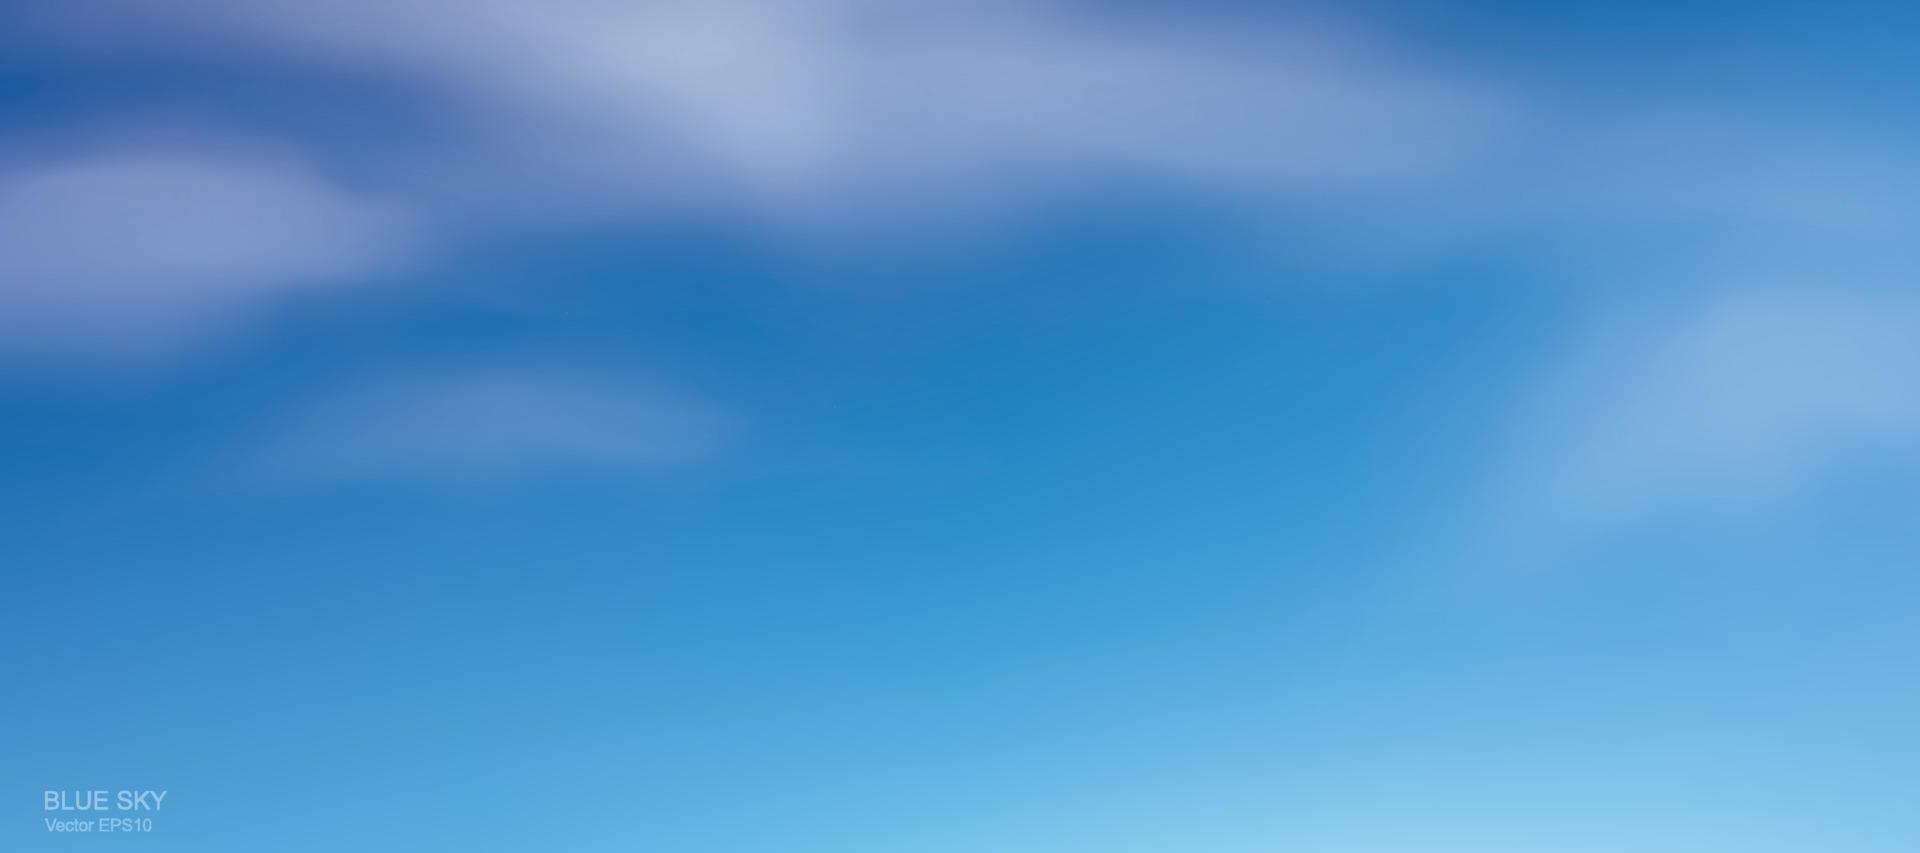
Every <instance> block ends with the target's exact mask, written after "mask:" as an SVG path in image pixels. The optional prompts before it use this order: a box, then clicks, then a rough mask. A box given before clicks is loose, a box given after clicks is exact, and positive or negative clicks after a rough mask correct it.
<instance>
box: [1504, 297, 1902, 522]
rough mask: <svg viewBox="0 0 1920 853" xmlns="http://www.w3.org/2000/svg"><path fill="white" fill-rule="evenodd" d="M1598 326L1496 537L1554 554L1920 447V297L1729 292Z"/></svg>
mask: <svg viewBox="0 0 1920 853" xmlns="http://www.w3.org/2000/svg"><path fill="white" fill-rule="evenodd" d="M1639 319H1640V320H1641V322H1636V323H1631V324H1622V325H1621V326H1620V327H1617V328H1613V329H1610V330H1608V331H1607V332H1605V333H1601V334H1596V335H1594V337H1593V338H1592V339H1591V340H1588V341H1586V342H1584V344H1582V345H1581V346H1580V347H1579V348H1577V349H1576V351H1574V352H1573V353H1571V354H1570V355H1569V357H1568V358H1567V360H1566V362H1565V363H1563V364H1560V365H1557V366H1555V367H1554V368H1553V369H1551V370H1550V371H1549V373H1548V374H1547V375H1546V376H1545V377H1544V378H1543V380H1542V384H1541V387H1540V388H1539V389H1538V390H1537V393H1536V394H1535V395H1534V397H1533V398H1532V399H1531V401H1530V405H1529V406H1527V407H1526V408H1525V410H1524V411H1523V413H1522V416H1521V422H1520V424H1519V427H1518V431H1517V434H1516V436H1515V438H1516V441H1515V442H1514V444H1513V455H1512V457H1511V459H1510V462H1511V468H1510V469H1509V471H1508V472H1507V475H1506V478H1505V480H1504V482H1503V484H1502V489H1503V491H1502V493H1501V494H1500V496H1499V498H1498V499H1497V500H1496V501H1495V502H1494V503H1493V506H1495V507H1496V508H1497V512H1496V513H1495V514H1496V516H1497V520H1496V521H1495V522H1494V524H1495V527H1496V528H1497V530H1496V531H1495V535H1496V536H1497V537H1498V538H1500V539H1501V540H1502V542H1503V543H1505V544H1507V545H1512V546H1516V547H1518V548H1519V549H1521V550H1522V551H1523V552H1526V553H1530V554H1532V555H1535V556H1538V557H1542V558H1552V557H1553V556H1555V555H1556V554H1564V553H1566V549H1568V548H1577V547H1580V546H1582V545H1584V544H1587V543H1590V542H1592V541H1594V540H1596V539H1604V538H1606V537H1608V536H1612V535H1617V534H1620V533H1622V532H1624V531H1626V530H1629V529H1631V528H1632V527H1633V526H1634V525H1636V524H1640V523H1645V522H1648V521H1651V520H1659V519H1671V518H1674V517H1690V516H1692V515H1694V514H1696V513H1702V512H1705V513H1708V514H1714V513H1724V512H1727V511H1735V512H1738V511H1742V510H1753V509H1760V508H1764V507H1767V506H1772V505H1776V504H1777V503H1778V502H1781V501H1787V500H1791V499H1792V498H1793V497H1794V495H1795V494H1796V493H1797V492H1798V491H1799V490H1800V489H1802V488H1804V487H1806V486H1808V485H1809V484H1810V482H1811V481H1813V480H1815V479H1817V478H1818V477H1819V476H1821V475H1822V474H1825V473H1830V472H1833V471H1835V470H1844V469H1845V467H1846V466H1847V465H1849V464H1854V463H1858V462H1859V461H1860V460H1861V459H1862V458H1872V459H1879V460H1882V461H1884V460H1885V452H1886V451H1888V450H1897V449H1901V448H1908V449H1911V448H1914V447H1920V372H1916V371H1915V370H1914V366H1915V365H1920V335H1916V334H1915V331H1916V330H1920V302H1916V301H1915V300H1914V299H1912V298H1911V297H1908V296H1904V295H1900V296H1892V295H1886V294H1871V293H1864V292H1834V291H1830V290H1828V291H1779V290H1758V291H1733V292H1727V293H1723V294H1721V295H1720V296H1718V297H1717V298H1715V299H1713V300H1712V301H1711V302H1710V303H1709V304H1707V305H1705V306H1703V307H1701V308H1698V309H1696V310H1693V311H1691V312H1685V313H1682V314H1681V315H1680V316H1679V317H1678V318H1664V317H1656V318H1653V319H1652V320H1651V321H1650V322H1649V321H1646V320H1645V319H1644V318H1639Z"/></svg>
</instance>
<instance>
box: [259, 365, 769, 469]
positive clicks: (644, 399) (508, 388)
mask: <svg viewBox="0 0 1920 853" xmlns="http://www.w3.org/2000/svg"><path fill="white" fill-rule="evenodd" d="M731 430H732V426H731V422H730V420H729V419H728V418H726V417H724V416H723V415H721V414H719V413H717V412H715V411H713V410H711V409H709V408H707V407H705V406H701V405H698V404H694V403H691V402H688V401H686V400H683V399H680V398H678V397H676V396H674V395H671V394H668V393H666V392H663V391H660V390H658V389H657V388H654V387H652V386H650V385H647V384H645V383H640V382H634V381H617V380H613V379H608V378H603V377H594V376H583V375H578V374H577V373H573V372H568V371H564V370H554V369H546V368H511V369H498V370H466V371H460V372H452V373H445V372H442V373H434V372H423V373H415V374H407V375H395V376H385V377H380V378H376V379H373V380H370V381H366V382H363V383H361V384H359V385H356V386H353V387H350V388H346V389H344V390H341V391H339V392H337V393H334V394H332V395H328V396H325V397H324V398H321V399H317V400H314V401H312V402H311V403H310V404H308V405H306V406H303V407H301V408H300V409H299V410H297V411H295V412H293V413H291V414H290V415H289V416H287V417H286V418H285V419H283V421H282V422H280V423H279V424H277V425H276V426H274V427H273V429H272V430H271V434H270V435H269V436H268V437H267V438H266V439H265V440H263V441H262V442H261V443H260V444H258V445H257V446H256V447H255V449H254V450H253V451H252V452H250V453H249V454H247V455H246V457H245V460H244V464H243V467H245V468H247V469H248V470H249V471H250V472H251V474H252V475H253V476H255V477H263V478H265V479H269V480H288V479H291V480H296V481H314V480H323V481H327V480H337V481H353V480H369V479H403V480H422V481H430V482H473V481H494V480H516V479H522V478H526V477H532V476H539V475H548V474H555V473H567V472H621V471H625V472H635V471H654V470H661V469H666V468H671V467H673V466H676V465H683V464H688V463H692V462H696V461H698V460H701V459H704V458H706V457H708V456H709V455H710V454H712V453H713V452H715V451H716V450H717V449H718V448H719V447H720V446H721V445H723V444H724V443H725V441H726V439H727V437H728V435H729V434H730V432H731Z"/></svg>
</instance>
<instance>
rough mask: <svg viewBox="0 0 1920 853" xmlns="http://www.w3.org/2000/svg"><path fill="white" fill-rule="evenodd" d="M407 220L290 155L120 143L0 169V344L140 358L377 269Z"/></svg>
mask: <svg viewBox="0 0 1920 853" xmlns="http://www.w3.org/2000/svg"><path fill="white" fill-rule="evenodd" d="M414 229H415V223H414V222H413V221H412V219H411V217H410V216H409V215H408V214H407V213H406V212H404V210H403V209H402V208H401V207H399V206H397V205H395V204H393V203H391V202H388V201H385V200H382V199H380V198H377V197H374V196H370V195H366V194H362V193H358V192H355V191H352V190H349V189H346V188H343V187H341V186H338V185H336V184H333V183H329V182H328V181H327V180H325V179H324V178H322V177H320V176H319V175H317V174H315V173H314V172H312V171H310V170H308V169H305V168H303V167H302V166H301V165H300V164H298V163H297V162H292V161H288V160H284V159H275V158H261V157H257V156H252V155H245V154H233V153H227V154H225V155H224V156H218V157H210V156H204V155H195V154H181V153H178V152H149V151H130V152H121V153H115V154H108V155H103V156H95V157H87V158H82V159H75V160H60V161H56V162H51V163H42V164H39V165H35V166H32V167H27V168H23V169H20V170H16V171H12V172H6V173H0V345H6V346H12V347H22V348H30V349H43V348H44V349H54V350H61V351H68V350H75V349H78V350H83V351H84V352H85V354H88V355H95V356H99V355H108V356H130V355H145V354H150V353H152V352H155V351H158V350H163V349H167V348H171V347H175V346H179V345H183V344H185V343H188V342H190V341H191V340H192V339H194V338H195V337H197V336H199V335H201V334H203V333H205V332H206V331H208V329H209V328H212V327H217V326H219V325H221V324H222V323H224V322H227V321H230V320H231V319H233V318H234V317H235V316H236V315H238V314H241V313H244V312H246V311H249V310H251V309H254V308H257V307H259V306H260V305H262V304H264V303H268V302H271V301H272V300H273V299H274V298H276V297H279V296H282V295H284V294H286V293H288V292H293V291H300V290H308V289H313V288H318V287H324V286H328V285H334V284H338V283H340V282H345V281H352V280H355V279H358V278H360V277H363V276H366V275H368V274H372V273H376V272H379V271H382V270H385V269H389V268H391V267H392V266H393V265H394V264H396V263H397V262H399V261H400V260H401V259H403V258H404V257H406V256H407V255H408V254H409V253H410V252H411V251H413V248H414V240H415V234H414Z"/></svg>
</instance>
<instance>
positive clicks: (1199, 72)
mask: <svg viewBox="0 0 1920 853" xmlns="http://www.w3.org/2000/svg"><path fill="white" fill-rule="evenodd" d="M67 23H68V24H69V25H70V26H71V27H73V28H76V29H79V30H81V31H82V32H90V33H92V34H93V35H94V36H95V37H99V36H101V35H103V34H106V35H112V36H116V37H118V38H121V39H126V40H133V41H139V40H154V39H168V38H171V39H176V40H184V41H186V42H187V43H188V44H190V45H193V46H194V47H195V49H198V50H211V51H216V52H221V53H227V54H236V53H237V54H241V55H248V56H250V57H251V59H253V60H256V61H257V60H260V59H268V60H272V61H285V60H286V59H288V58H289V57H299V58H303V59H305V60H306V61H314V62H321V63H330V64H335V65H341V66H347V67H353V68H359V69H369V68H371V69H380V70H384V71H386V72H389V73H393V74H397V75H402V76H405V77H407V78H409V79H412V80H415V81H420V82H426V83H429V84H432V85H435V86H438V87H439V88H440V89H441V90H442V91H445V92H450V93H453V94H455V95H456V96H458V97H460V98H462V99H464V100H465V101H466V102H467V103H468V104H469V105H470V106H471V107H473V108H476V109H478V110H479V111H480V112H481V113H482V114H484V115H488V116H490V117H489V118H487V119H483V120H482V122H480V124H481V125H483V126H484V128H485V129H484V131H483V133H484V134H485V135H486V136H487V137H488V138H487V139H485V140H468V141H467V143H468V144H467V145H465V146H464V147H465V148H466V150H468V151H485V152H486V153H483V154H480V155H478V156H479V157H480V158H481V159H484V160H486V162H485V163H484V164H472V165H471V166H470V167H458V166H456V165H448V164H442V165H447V167H448V169H449V170H450V171H449V172H447V173H443V174H442V178H443V179H444V180H445V181H447V183H448V186H446V187H443V189H444V190H446V191H449V192H459V191H460V190H461V189H462V188H463V187H462V186H460V185H463V184H467V183H470V182H472V181H476V180H477V181H480V182H481V183H483V184H484V185H485V186H488V187H492V188H495V189H498V188H499V187H500V186H501V184H502V183H503V182H507V183H512V182H515V181H518V182H520V183H521V184H522V185H523V186H522V187H521V188H522V189H527V188H528V187H530V186H533V185H544V188H545V189H546V190H547V191H554V190H555V189H556V188H557V189H559V190H561V191H564V192H565V193H566V197H567V199H568V200H569V201H571V202H574V203H578V202H579V201H580V196H581V195H583V194H587V195H591V194H595V193H608V194H612V195H615V196H621V197H624V200H625V202H626V203H629V204H633V203H643V204H644V203H660V202H662V201H663V200H665V201H689V200H691V201H692V202H694V203H712V202H714V201H715V200H716V199H726V200H731V201H737V202H745V203H749V204H755V205H761V206H763V207H764V206H772V207H774V208H780V207H784V206H786V205H790V204H800V205H803V206H808V207H819V206H822V205H827V206H831V205H836V204H839V203H842V202H846V201H848V200H850V199H856V198H868V199H870V198H872V197H873V196H887V195H889V194H893V193H903V192H904V193H917V192H922V191H941V192H947V193H963V192H964V193H973V192H976V191H981V190H982V187H981V182H983V181H985V182H989V183H990V184H991V185H992V190H991V191H992V192H998V193H1009V192H1021V191H1031V190H1032V187H1033V184H1034V182H1033V181H1032V180H1031V175H1032V172H1033V170H1037V169H1052V170H1060V169H1063V168H1064V169H1067V170H1089V169H1096V170H1114V171H1123V172H1133V173H1137V174H1141V175H1146V176H1150V177H1158V178H1161V179H1167V180H1174V181H1181V182H1189V183H1200V184H1204V185H1210V186H1214V187H1221V188H1229V189H1243V188H1248V187H1254V188H1259V189H1262V190H1272V189H1276V188H1296V189H1298V188H1320V187H1326V186H1346V185H1367V184H1373V183H1378V182H1383V181H1385V182H1393V181H1400V180H1407V179H1417V178H1421V177H1425V176H1430V175H1433V174H1436V173H1442V174H1444V173H1449V172H1451V171H1453V170H1456V169H1458V168H1460V167H1461V166H1462V164H1464V163H1471V162H1474V161H1476V160H1477V159H1479V158H1482V157H1484V156H1486V155H1488V154H1489V153H1490V151H1489V148H1490V147H1491V146H1493V145H1496V144H1497V143H1498V142H1499V141H1501V140H1500V136H1501V133H1500V132H1501V129H1502V127H1503V126H1504V125H1505V124H1506V123H1507V122H1508V121H1509V120H1510V119H1511V118H1512V116H1511V115H1510V114H1509V113H1510V112H1511V111H1512V109H1513V108H1514V104H1513V103H1512V99H1511V98H1509V97H1508V95H1507V94H1506V93H1505V92H1503V91H1501V90H1499V89H1498V88H1497V87H1494V86H1491V85H1489V84H1488V83H1486V82H1484V81H1480V80H1476V79H1473V78H1471V77H1469V76H1467V75H1464V74H1462V73H1459V72H1456V71H1453V70H1450V69H1447V68H1444V67H1440V66H1438V65H1436V64H1434V63H1430V62H1417V61H1414V60H1411V59H1408V58H1404V57H1402V56H1400V55H1399V54H1398V53H1396V52H1394V51H1390V50H1386V49H1384V48H1383V47H1381V46H1379V45H1374V44H1370V43H1368V42H1367V41H1365V40H1363V39H1359V38H1356V37H1353V36H1352V35H1350V34H1345V33H1341V32H1339V31H1335V30H1332V29H1329V28H1327V27H1324V26H1320V25H1310V24H1303V23H1301V22H1299V21H1291V22H1289V21H1278V20H1272V19H1267V18H1262V17H1258V16H1246V15H1240V16H1224V17H1219V18H1208V17H1206V16H1204V15H1192V14H1188V15H1173V16H1161V17H1158V18H1153V19H1147V18H1144V17H1139V18H1138V19H1134V20H1127V19H1126V16H1115V15H1101V16H1097V17H1096V16H1089V15H1087V14H1085V13H1084V12H1074V11H1071V10H1069V9H1067V8H1065V7H1063V6H1056V5H1055V4H1050V3H1038V2H1000V3H977V4H958V5H953V6H951V7H949V8H939V7H936V6H934V5H932V4H915V3H906V4H902V3H875V2H847V1H846V0H807V1H806V2H777V0H776V2H738V1H737V0H704V2H679V0H654V2H638V3H607V2H596V0H557V2H546V3H538V4H532V3H520V2H504V0H479V2H453V0H412V2H407V3H384V2H370V0H346V2H339V3H330V4H326V5H324V6H314V5H311V4H302V3H285V2H234V0H188V2H185V3H181V4H175V5H174V6H173V7H171V8H170V10H169V12H168V14H167V15H165V16H162V17H155V16H151V15H145V14H139V13H137V11H133V10H129V11H126V12H125V13H123V14H121V15H117V16H102V15H97V14H93V13H91V12H90V13H89V14H88V18H87V20H85V21H84V22H80V21H69V22H67ZM457 157H458V155H457V154H456V158H457ZM556 185H558V186H557V187H556ZM464 188H466V189H471V187H470V186H469V187H464ZM933 206H934V205H927V204H921V205H917V207H918V208H922V209H924V208H927V207H933Z"/></svg>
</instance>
